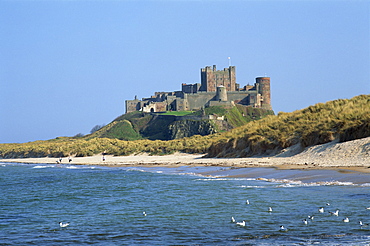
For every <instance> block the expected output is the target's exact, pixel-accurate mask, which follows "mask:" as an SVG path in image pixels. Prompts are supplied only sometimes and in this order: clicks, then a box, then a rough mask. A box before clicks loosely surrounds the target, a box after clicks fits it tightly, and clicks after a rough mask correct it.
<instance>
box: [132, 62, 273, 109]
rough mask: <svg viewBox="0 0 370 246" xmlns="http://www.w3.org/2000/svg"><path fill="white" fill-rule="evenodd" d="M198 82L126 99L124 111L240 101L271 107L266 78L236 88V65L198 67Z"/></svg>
mask: <svg viewBox="0 0 370 246" xmlns="http://www.w3.org/2000/svg"><path fill="white" fill-rule="evenodd" d="M200 76H201V83H195V84H186V83H183V84H182V85H181V91H174V92H155V93H154V96H151V97H149V98H143V99H142V100H138V99H137V98H136V97H135V99H134V100H126V113H129V112H133V111H137V110H139V111H143V112H163V111H171V110H172V111H185V110H199V109H201V108H205V107H209V106H232V105H235V104H242V105H246V106H252V107H256V108H263V109H269V110H272V107H271V91H270V78H269V77H257V78H256V82H255V83H254V85H253V86H251V85H245V86H244V87H243V88H240V87H239V84H238V83H237V82H236V68H235V66H229V67H228V68H224V69H223V70H217V68H216V65H213V66H212V67H211V66H206V67H204V68H201V70H200Z"/></svg>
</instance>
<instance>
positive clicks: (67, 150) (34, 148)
mask: <svg viewBox="0 0 370 246" xmlns="http://www.w3.org/2000/svg"><path fill="white" fill-rule="evenodd" d="M122 120H123V119H122ZM98 133H99V131H98V132H97V133H96V134H98ZM368 136H370V95H360V96H357V97H354V98H352V99H339V100H335V101H330V102H327V103H318V104H316V105H313V106H310V107H308V108H305V109H302V110H297V111H294V112H292V113H282V112H281V113H279V114H278V115H276V116H272V115H270V116H267V117H265V118H263V119H260V120H257V121H252V122H249V123H248V124H246V125H243V126H240V127H237V128H234V129H232V130H230V131H228V132H224V133H216V134H212V135H208V136H199V135H197V136H192V137H189V138H182V139H175V140H170V141H161V140H155V141H151V140H136V141H124V140H119V139H110V138H98V137H94V136H93V135H91V136H90V137H89V138H57V139H52V140H47V141H35V142H29V143H22V144H0V158H22V157H45V156H49V157H65V156H91V155H95V154H99V153H103V152H105V153H107V154H113V155H130V154H135V153H140V152H147V153H150V154H156V155H161V154H170V153H173V152H176V151H180V152H185V153H208V156H209V157H245V156H252V155H261V154H271V153H274V152H276V151H279V150H281V149H284V148H287V147H289V146H292V145H295V144H300V145H301V146H302V147H306V146H311V145H316V144H322V143H327V142H329V141H332V140H334V139H339V140H340V141H348V140H353V139H357V138H362V137H368Z"/></svg>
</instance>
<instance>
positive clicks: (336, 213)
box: [329, 209, 339, 216]
mask: <svg viewBox="0 0 370 246" xmlns="http://www.w3.org/2000/svg"><path fill="white" fill-rule="evenodd" d="M329 213H330V214H331V215H335V216H338V215H339V209H337V210H336V211H335V212H329Z"/></svg>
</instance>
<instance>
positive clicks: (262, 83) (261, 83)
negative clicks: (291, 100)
mask: <svg viewBox="0 0 370 246" xmlns="http://www.w3.org/2000/svg"><path fill="white" fill-rule="evenodd" d="M256 85H257V86H256V88H257V92H258V93H259V94H261V96H262V102H261V107H262V108H263V109H270V110H272V107H271V94H270V77H258V78H256Z"/></svg>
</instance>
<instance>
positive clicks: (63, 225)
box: [59, 222, 69, 227]
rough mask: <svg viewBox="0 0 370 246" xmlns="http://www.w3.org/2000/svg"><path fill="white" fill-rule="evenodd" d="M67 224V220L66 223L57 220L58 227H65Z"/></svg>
mask: <svg viewBox="0 0 370 246" xmlns="http://www.w3.org/2000/svg"><path fill="white" fill-rule="evenodd" d="M68 225H69V222H67V223H63V222H59V226H60V227H67V226H68Z"/></svg>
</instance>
